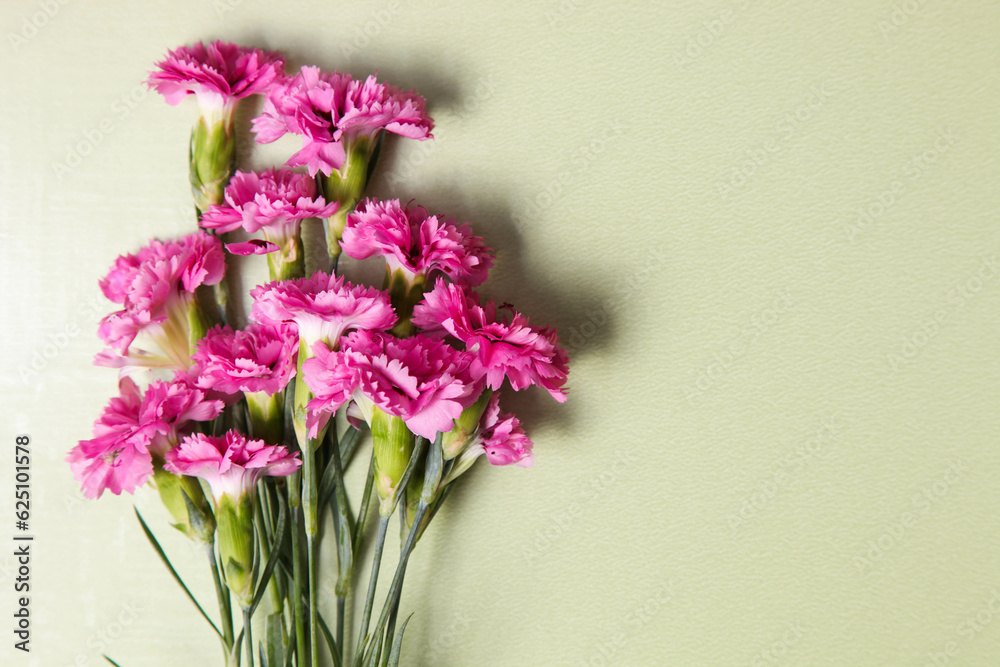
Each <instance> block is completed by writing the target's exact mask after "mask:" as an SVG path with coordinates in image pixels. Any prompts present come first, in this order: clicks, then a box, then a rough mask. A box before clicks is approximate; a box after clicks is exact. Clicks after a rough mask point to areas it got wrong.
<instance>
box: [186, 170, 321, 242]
mask: <svg viewBox="0 0 1000 667" xmlns="http://www.w3.org/2000/svg"><path fill="white" fill-rule="evenodd" d="M225 198H226V200H225V203H223V204H220V205H216V206H212V207H211V208H210V209H209V210H208V211H207V212H206V213H205V215H204V216H202V219H201V222H200V224H201V226H202V227H204V228H205V229H215V230H217V231H219V232H231V231H233V230H234V229H238V228H240V227H242V228H243V229H244V230H246V231H247V232H249V233H251V234H255V233H257V232H258V231H259V232H261V233H262V234H263V235H264V238H265V239H266V240H267V241H269V242H271V243H272V244H274V246H276V247H274V248H273V249H275V250H276V249H278V248H279V247H280V248H284V247H285V246H287V244H288V242H289V241H290V240H291V239H297V238H298V236H299V223H300V222H301V221H302V220H304V219H306V218H313V217H320V218H325V217H328V216H330V215H332V214H333V212H334V211H336V210H337V206H338V204H337V203H336V202H334V203H332V204H327V203H326V200H324V199H323V197H320V196H317V194H316V181H315V180H314V179H312V178H309V177H308V176H306V175H305V174H299V173H296V172H294V171H292V170H291V169H268V170H266V171H263V172H260V173H254V172H242V171H238V172H236V173H235V174H234V175H233V178H232V180H231V181H229V185H228V186H226V194H225Z"/></svg>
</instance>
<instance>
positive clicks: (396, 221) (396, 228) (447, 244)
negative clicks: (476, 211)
mask: <svg viewBox="0 0 1000 667" xmlns="http://www.w3.org/2000/svg"><path fill="white" fill-rule="evenodd" d="M341 246H342V247H343V249H344V252H346V253H347V254H348V255H350V256H351V257H353V258H355V259H367V258H368V257H371V256H373V255H380V256H382V257H385V261H386V266H387V267H388V270H389V272H390V273H393V272H395V271H402V272H403V274H404V276H405V277H406V279H407V283H408V284H411V285H412V284H414V283H415V282H417V279H416V277H417V276H420V278H421V279H420V281H419V282H429V279H430V278H431V277H432V276H433V274H435V273H442V274H444V275H446V276H448V278H450V279H451V280H452V281H453V282H457V283H462V284H464V285H479V284H481V283H482V282H483V281H485V280H486V274H487V272H488V271H489V269H490V267H491V266H493V251H492V250H490V249H489V248H487V247H486V245H485V244H484V243H483V240H482V239H481V238H480V237H478V236H473V235H472V230H471V229H470V228H469V226H468V225H467V224H462V225H459V226H455V224H454V222H453V221H452V220H450V219H447V220H446V219H441V218H439V217H438V216H436V215H430V214H429V213H428V212H427V209H425V208H424V207H422V206H413V207H410V206H406V207H404V206H402V205H401V204H400V203H399V200H398V199H393V200H391V201H382V202H380V201H378V200H375V199H366V200H364V201H362V202H361V203H360V204H358V207H357V209H355V211H354V212H352V213H350V214H348V216H347V225H346V226H345V227H344V236H343V238H342V239H341Z"/></svg>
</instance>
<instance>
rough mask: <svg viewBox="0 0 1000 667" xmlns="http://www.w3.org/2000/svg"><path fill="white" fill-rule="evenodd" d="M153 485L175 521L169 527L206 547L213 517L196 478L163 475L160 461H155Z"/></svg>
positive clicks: (170, 474) (211, 530)
mask: <svg viewBox="0 0 1000 667" xmlns="http://www.w3.org/2000/svg"><path fill="white" fill-rule="evenodd" d="M153 485H154V486H155V487H156V491H157V493H159V494H160V500H161V501H163V505H164V506H165V507H166V508H167V511H168V512H170V516H171V517H173V519H174V521H175V522H176V523H173V524H171V525H172V526H173V527H174V528H176V529H177V530H179V531H181V532H182V533H184V534H185V535H187V536H188V537H189V538H190V539H192V540H195V541H196V542H201V543H202V544H207V543H209V542H211V541H212V536H213V534H214V533H215V518H214V517H213V516H212V508H211V506H209V503H208V499H206V498H205V493H204V492H203V491H202V488H201V484H200V483H199V482H198V480H197V479H196V478H194V477H188V476H186V475H175V474H173V473H171V472H167V471H166V470H164V469H163V464H162V462H156V463H154V467H153Z"/></svg>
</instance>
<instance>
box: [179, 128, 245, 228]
mask: <svg viewBox="0 0 1000 667" xmlns="http://www.w3.org/2000/svg"><path fill="white" fill-rule="evenodd" d="M235 165H236V139H235V137H234V135H233V111H232V109H224V110H223V111H222V113H220V114H218V115H217V116H216V115H215V114H213V116H212V117H210V118H206V117H205V116H200V117H199V118H198V122H197V124H195V126H194V128H193V129H192V130H191V151H190V169H189V178H190V181H191V194H192V196H193V197H194V205H195V208H197V209H198V215H199V217H200V216H201V214H202V213H204V212H205V211H207V210H208V207H209V206H211V205H212V204H221V203H222V202H223V195H224V193H225V190H226V185H228V184H229V179H230V177H231V176H232V175H233V170H234V169H235Z"/></svg>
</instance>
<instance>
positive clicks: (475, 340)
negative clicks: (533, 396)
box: [413, 280, 569, 403]
mask: <svg viewBox="0 0 1000 667" xmlns="http://www.w3.org/2000/svg"><path fill="white" fill-rule="evenodd" d="M497 310H498V309H497V307H496V305H495V304H494V302H493V301H490V302H488V303H487V304H486V305H485V306H481V305H479V296H478V295H477V294H476V293H475V292H466V291H465V290H464V289H463V288H462V287H461V286H459V285H455V284H446V283H445V282H444V281H443V280H438V281H437V284H435V286H434V289H433V290H431V291H430V292H428V293H427V294H426V296H425V297H424V301H423V303H421V304H418V305H417V306H416V308H414V310H413V324H415V325H416V326H417V327H418V328H422V329H424V330H425V332H426V333H429V334H445V333H447V334H450V335H452V336H454V337H455V338H457V339H458V340H459V341H461V342H462V343H464V344H465V345H466V348H467V349H468V350H469V351H470V352H474V353H475V359H474V361H473V363H472V372H473V374H474V375H475V376H477V377H485V378H486V384H487V386H488V387H490V389H494V390H496V389H499V388H500V386H501V385H502V384H503V380H504V378H505V377H506V378H507V379H508V380H510V385H511V387H512V388H513V389H514V390H515V391H518V390H521V389H524V388H525V387H527V386H530V385H532V384H536V385H538V386H540V387H542V388H543V389H546V390H547V391H548V392H549V393H550V394H552V396H553V398H555V399H556V400H557V401H559V402H560V403H562V402H564V401H565V400H566V390H565V388H564V385H565V384H566V376H567V374H568V373H569V366H568V363H569V357H568V355H567V354H566V351H565V350H564V349H563V348H561V347H559V337H558V336H557V335H556V332H555V330H554V329H551V328H549V327H542V328H540V329H538V328H535V327H532V326H531V324H530V323H529V322H528V319H527V318H526V317H524V315H521V314H520V313H518V312H516V311H514V310H513V309H512V308H510V307H509V306H504V307H503V308H502V310H508V311H509V312H510V313H511V316H510V320H509V321H507V320H506V318H504V317H502V316H500V315H499V314H498V312H497Z"/></svg>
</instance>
